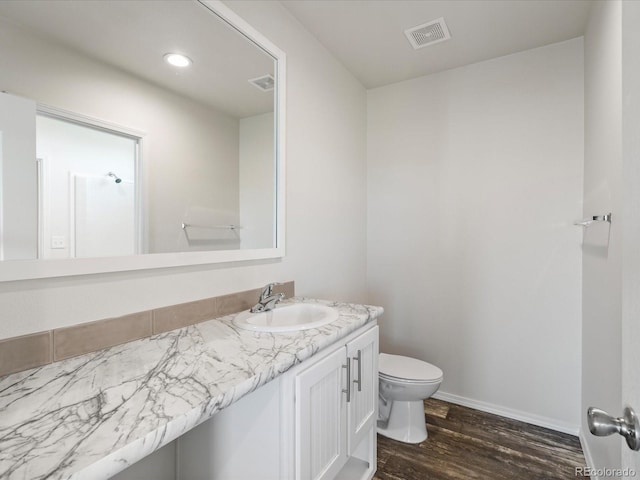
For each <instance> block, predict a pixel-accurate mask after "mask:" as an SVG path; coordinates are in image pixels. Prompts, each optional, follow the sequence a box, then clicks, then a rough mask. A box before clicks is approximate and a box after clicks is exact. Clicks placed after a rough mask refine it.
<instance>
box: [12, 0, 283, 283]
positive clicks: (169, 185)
mask: <svg viewBox="0 0 640 480" xmlns="http://www.w3.org/2000/svg"><path fill="white" fill-rule="evenodd" d="M284 62H285V59H284V54H283V53H282V52H280V51H279V50H278V49H277V48H276V47H275V46H273V45H272V44H271V43H270V42H269V41H268V40H267V39H265V38H264V37H262V36H261V35H260V34H259V33H258V32H256V31H255V30H253V29H252V28H251V27H250V26H249V25H247V24H246V23H245V22H244V21H242V19H240V18H239V17H237V16H236V15H235V14H234V13H233V12H232V11H231V10H230V9H228V8H227V7H226V6H225V5H223V4H222V3H221V2H219V1H202V2H197V1H184V0H177V1H171V0H162V1H155V0H144V1H123V2H77V1H61V0H24V1H20V2H17V1H16V2H0V90H1V91H2V93H0V185H1V189H2V195H1V197H0V201H1V203H0V206H1V208H0V228H1V229H0V259H1V260H2V261H1V262H0V280H14V279H23V278H38V277H48V276H59V275H73V274H82V273H97V272H106V271H121V270H128V269H141V268H154V267H167V266H177V265H192V264H198V263H217V262H228V261H239V260H248V259H261V258H273V257H278V256H282V255H283V251H284V250H283V249H284V244H283V242H284V232H283V226H284V225H283V224H284V222H283V217H284V215H283V209H284V204H283V201H284V182H283V178H284V177H283V167H284V158H283V156H284V155H283V148H282V147H283V145H284V142H283V138H284V131H283V126H284V119H283V118H284V107H283V106H284Z"/></svg>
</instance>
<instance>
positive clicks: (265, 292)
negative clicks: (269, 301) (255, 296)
mask: <svg viewBox="0 0 640 480" xmlns="http://www.w3.org/2000/svg"><path fill="white" fill-rule="evenodd" d="M278 285H282V284H281V283H278V282H272V283H269V284H267V285H265V287H264V288H263V289H262V293H261V294H260V298H261V299H265V298H267V297H270V296H271V295H273V287H276V286H278Z"/></svg>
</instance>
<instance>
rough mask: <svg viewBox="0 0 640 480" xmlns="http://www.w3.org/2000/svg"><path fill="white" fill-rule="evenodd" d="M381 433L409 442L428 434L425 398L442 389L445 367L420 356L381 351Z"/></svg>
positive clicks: (379, 421) (423, 437)
mask: <svg viewBox="0 0 640 480" xmlns="http://www.w3.org/2000/svg"><path fill="white" fill-rule="evenodd" d="M378 369H379V395H378V396H379V402H378V404H379V410H378V412H379V413H378V433H380V434H381V435H384V436H385V437H389V438H393V439H394V440H399V441H401V442H406V443H420V442H422V441H424V440H425V439H426V438H427V426H426V424H425V419H424V404H423V400H424V399H425V398H429V397H430V396H431V395H433V394H434V393H436V391H438V388H439V387H440V384H441V383H442V376H443V374H442V370H440V369H439V368H438V367H436V366H434V365H431V364H430V363H427V362H423V361H422V360H418V359H416V358H410V357H403V356H400V355H389V354H387V353H381V354H380V357H379V367H378Z"/></svg>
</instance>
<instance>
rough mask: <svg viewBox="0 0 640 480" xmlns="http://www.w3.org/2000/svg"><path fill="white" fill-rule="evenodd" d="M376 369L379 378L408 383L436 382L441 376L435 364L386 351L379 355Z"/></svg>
mask: <svg viewBox="0 0 640 480" xmlns="http://www.w3.org/2000/svg"><path fill="white" fill-rule="evenodd" d="M378 370H379V375H380V378H383V379H388V380H390V381H397V382H404V383H410V384H422V383H437V382H440V381H442V377H443V373H442V370H440V369H439V368H438V367H436V366H435V365H431V364H430V363H427V362H423V361H422V360H418V359H417V358H411V357H403V356H402V355H390V354H388V353H381V354H380V355H379V363H378Z"/></svg>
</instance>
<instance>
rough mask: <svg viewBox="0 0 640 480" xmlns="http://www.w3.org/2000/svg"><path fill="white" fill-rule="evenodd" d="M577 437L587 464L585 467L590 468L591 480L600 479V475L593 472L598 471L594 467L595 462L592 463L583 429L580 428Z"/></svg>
mask: <svg viewBox="0 0 640 480" xmlns="http://www.w3.org/2000/svg"><path fill="white" fill-rule="evenodd" d="M578 438H579V439H580V445H581V446H582V453H583V454H584V460H585V462H586V464H587V467H589V469H590V470H591V473H592V475H591V480H600V477H598V476H597V475H595V473H596V472H597V471H598V470H597V469H596V466H595V464H594V463H593V457H592V456H591V450H589V442H587V439H586V437H585V434H584V430H582V429H580V434H579V435H578Z"/></svg>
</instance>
